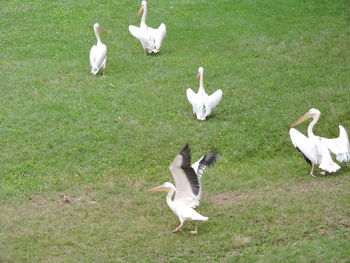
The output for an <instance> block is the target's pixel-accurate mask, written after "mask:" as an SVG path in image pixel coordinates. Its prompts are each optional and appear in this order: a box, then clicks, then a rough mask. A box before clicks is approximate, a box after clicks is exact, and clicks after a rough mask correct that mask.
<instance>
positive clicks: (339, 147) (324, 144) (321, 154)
mask: <svg viewBox="0 0 350 263" xmlns="http://www.w3.org/2000/svg"><path fill="white" fill-rule="evenodd" d="M320 115H321V112H320V111H319V110H317V109H313V108H312V109H310V110H309V111H308V112H307V113H306V114H304V115H303V116H302V117H300V118H299V119H298V120H296V121H295V122H293V123H292V127H294V126H296V125H298V124H300V123H302V122H304V121H305V120H307V119H309V118H313V120H312V121H311V123H310V124H309V126H308V129H307V134H308V136H307V137H306V136H305V135H304V134H302V133H300V132H299V131H297V130H296V129H294V128H291V129H290V130H289V135H290V138H291V140H292V143H293V145H294V147H295V148H297V149H298V151H300V152H301V153H302V154H303V156H304V158H305V160H306V161H307V162H308V163H309V164H310V165H312V168H311V172H310V175H311V176H314V175H313V169H314V165H315V164H317V165H319V167H320V169H322V170H324V171H327V172H329V173H333V172H336V171H337V170H339V169H340V166H339V165H338V164H337V163H335V162H334V161H333V160H332V158H331V155H330V151H331V152H333V153H334V154H336V156H337V160H338V161H341V162H348V161H349V160H350V146H349V138H348V135H347V133H346V130H345V129H344V127H343V126H341V125H340V126H339V137H338V138H334V139H327V138H322V137H319V136H316V135H315V134H314V133H313V127H314V125H315V124H316V123H317V121H318V119H319V118H320Z"/></svg>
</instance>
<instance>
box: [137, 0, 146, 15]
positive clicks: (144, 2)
mask: <svg viewBox="0 0 350 263" xmlns="http://www.w3.org/2000/svg"><path fill="white" fill-rule="evenodd" d="M146 7H147V2H146V1H145V0H143V1H141V6H140V9H139V11H138V13H137V14H138V15H139V16H140V15H141V14H142V12H143V10H144V9H145V8H146Z"/></svg>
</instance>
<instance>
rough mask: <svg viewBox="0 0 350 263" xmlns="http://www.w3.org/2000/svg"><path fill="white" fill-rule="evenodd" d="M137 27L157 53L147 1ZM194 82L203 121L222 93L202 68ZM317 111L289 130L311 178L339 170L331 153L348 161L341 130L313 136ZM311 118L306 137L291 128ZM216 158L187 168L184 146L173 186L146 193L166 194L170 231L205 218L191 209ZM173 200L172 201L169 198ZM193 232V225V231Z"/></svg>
mask: <svg viewBox="0 0 350 263" xmlns="http://www.w3.org/2000/svg"><path fill="white" fill-rule="evenodd" d="M141 13H142V17H141V23H140V26H139V27H137V26H133V25H130V26H129V31H130V33H131V35H132V36H134V37H135V38H137V39H138V40H139V41H140V42H141V45H142V47H143V50H144V53H145V54H146V55H147V54H152V53H155V54H156V53H159V51H160V48H161V45H162V43H163V39H164V37H165V35H166V26H165V24H164V23H161V24H160V26H159V27H158V28H157V29H154V28H151V27H148V26H147V24H146V16H147V2H146V1H144V0H143V1H142V2H141V7H140V9H139V12H138V14H139V15H141ZM94 32H95V36H96V39H97V43H96V45H94V46H93V47H92V48H91V50H90V66H91V73H92V74H94V75H96V74H97V73H98V72H99V71H103V70H104V69H105V67H106V60H107V47H106V45H105V44H103V43H102V41H101V38H100V35H99V32H105V33H107V32H106V31H105V30H104V29H102V28H101V27H100V25H99V24H98V23H96V24H94ZM197 79H199V89H198V92H197V93H195V92H194V91H193V90H192V89H187V91H186V95H187V99H188V101H189V102H190V104H191V105H192V109H193V114H195V115H196V117H197V119H198V120H205V119H206V117H208V116H209V115H210V113H211V111H212V110H213V109H214V108H215V106H216V105H218V104H219V103H220V101H221V99H222V90H221V89H219V90H217V91H216V92H214V93H213V94H212V95H208V94H207V93H206V92H205V89H204V68H203V67H199V69H198V74H197ZM320 115H321V112H320V111H319V110H317V109H314V108H312V109H310V110H309V111H308V112H307V113H306V114H304V115H303V116H302V117H300V118H299V119H298V120H296V121H295V122H293V123H292V125H291V129H290V130H289V134H290V139H291V141H292V143H293V145H294V146H295V148H296V149H297V150H298V151H299V152H300V153H301V154H302V155H303V156H304V158H305V160H306V161H307V163H309V164H310V165H311V172H310V175H311V176H315V175H314V166H315V165H319V168H320V174H325V173H326V172H328V173H333V172H336V171H337V170H339V169H340V166H339V165H338V164H337V163H335V162H334V161H333V160H332V158H331V153H333V154H335V155H336V159H337V160H338V161H339V162H349V161H350V144H349V138H348V135H347V132H346V130H345V128H344V127H343V126H341V125H339V137H338V138H333V139H327V138H322V137H319V136H316V135H315V134H314V133H313V127H314V125H315V124H316V123H317V121H318V119H319V117H320ZM309 118H312V119H313V120H312V121H311V123H310V124H309V126H308V129H307V136H305V135H303V134H302V133H300V132H299V131H297V130H296V129H295V128H294V127H295V126H297V125H298V124H300V123H302V122H304V121H306V120H307V119H309ZM218 158H219V154H218V152H216V151H214V150H212V151H209V152H208V153H207V154H205V155H204V156H202V157H201V158H200V159H199V160H198V161H197V162H195V163H194V164H192V165H191V149H190V147H189V145H186V146H185V147H184V148H183V149H182V150H181V152H180V153H179V154H178V155H176V157H175V159H174V160H173V162H172V163H171V164H170V166H169V170H170V172H171V174H172V176H173V179H174V181H175V186H174V185H173V184H172V183H170V182H166V183H164V184H162V185H160V186H157V187H154V188H152V189H150V190H149V191H152V192H156V191H161V192H167V193H168V194H167V196H166V202H167V204H168V206H169V207H170V209H171V210H172V211H173V212H174V214H175V215H177V216H178V218H179V220H180V225H179V226H178V227H176V228H175V230H174V231H173V232H179V231H181V228H182V226H183V225H184V223H185V221H196V222H198V221H206V220H208V217H205V216H202V215H201V214H199V213H198V212H196V211H195V210H194V208H196V207H197V206H198V205H199V200H200V197H201V190H202V188H201V177H202V175H203V172H204V171H205V169H206V168H207V167H209V166H211V165H213V164H214V163H215V162H216V161H217V160H218ZM174 194H175V197H174V198H173V195H174ZM191 233H197V223H196V226H195V230H193V231H191Z"/></svg>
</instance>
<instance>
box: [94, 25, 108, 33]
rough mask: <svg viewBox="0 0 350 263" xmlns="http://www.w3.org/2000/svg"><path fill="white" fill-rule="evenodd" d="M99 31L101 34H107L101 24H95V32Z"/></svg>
mask: <svg viewBox="0 0 350 263" xmlns="http://www.w3.org/2000/svg"><path fill="white" fill-rule="evenodd" d="M97 30H98V31H100V32H103V33H105V34H107V31H106V30H104V29H103V28H102V27H101V26H100V24H99V23H95V24H94V31H97Z"/></svg>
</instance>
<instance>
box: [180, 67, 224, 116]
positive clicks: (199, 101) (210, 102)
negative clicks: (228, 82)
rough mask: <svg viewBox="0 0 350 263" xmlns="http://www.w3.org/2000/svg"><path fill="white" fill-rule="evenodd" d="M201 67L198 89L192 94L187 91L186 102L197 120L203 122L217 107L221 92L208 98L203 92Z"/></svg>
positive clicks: (198, 75)
mask: <svg viewBox="0 0 350 263" xmlns="http://www.w3.org/2000/svg"><path fill="white" fill-rule="evenodd" d="M203 73H204V69H203V67H199V69H198V74H197V79H199V89H198V92H197V93H194V91H193V90H192V89H187V91H186V95H187V99H188V101H189V102H190V103H191V105H192V109H193V114H196V115H197V119H198V120H201V121H204V120H205V118H206V117H207V116H209V115H210V113H211V111H212V110H213V109H214V108H215V107H216V105H218V104H219V103H220V101H221V98H222V90H221V89H218V90H217V91H215V92H214V93H213V94H211V95H210V96H209V95H208V94H207V93H206V92H205V89H204V80H203Z"/></svg>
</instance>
